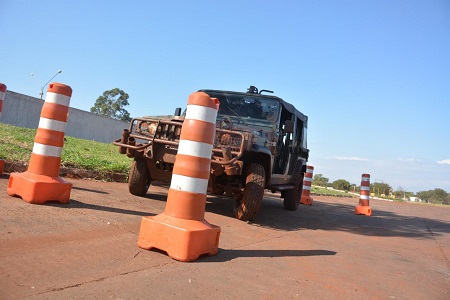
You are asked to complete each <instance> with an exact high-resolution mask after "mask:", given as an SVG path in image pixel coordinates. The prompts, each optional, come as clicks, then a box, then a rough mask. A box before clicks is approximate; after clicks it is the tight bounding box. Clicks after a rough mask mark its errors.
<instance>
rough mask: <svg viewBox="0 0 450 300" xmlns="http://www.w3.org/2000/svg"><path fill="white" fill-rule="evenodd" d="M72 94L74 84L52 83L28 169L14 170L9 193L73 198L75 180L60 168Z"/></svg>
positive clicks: (37, 198) (41, 199)
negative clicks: (20, 171) (71, 192)
mask: <svg viewBox="0 0 450 300" xmlns="http://www.w3.org/2000/svg"><path fill="white" fill-rule="evenodd" d="M71 96H72V88H71V87H70V86H68V85H64V84H61V83H50V84H49V87H48V90H47V96H46V99H45V102H44V106H43V107H42V111H41V118H40V120H39V126H38V129H37V132H36V137H35V139H34V146H33V152H32V154H31V158H30V163H29V165H28V170H27V171H26V172H24V173H11V176H10V178H9V182H8V188H7V192H8V194H9V195H11V196H20V197H22V199H23V200H24V201H26V202H29V203H33V204H43V203H45V202H47V201H59V202H61V203H67V202H69V199H70V191H71V189H72V184H71V183H69V182H66V181H65V180H64V179H62V178H61V177H59V170H60V167H61V166H60V165H61V152H62V147H63V145H64V133H65V130H66V123H67V119H68V114H69V103H70V97H71Z"/></svg>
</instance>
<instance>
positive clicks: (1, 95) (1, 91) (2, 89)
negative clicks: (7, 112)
mask: <svg viewBox="0 0 450 300" xmlns="http://www.w3.org/2000/svg"><path fill="white" fill-rule="evenodd" d="M5 95H6V85H5V84H3V83H0V118H1V117H2V110H3V99H5ZM4 166H5V161H4V160H3V159H0V175H2V174H3V167H4Z"/></svg>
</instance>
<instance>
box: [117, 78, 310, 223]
mask: <svg viewBox="0 0 450 300" xmlns="http://www.w3.org/2000/svg"><path fill="white" fill-rule="evenodd" d="M199 92H204V93H206V94H208V95H209V96H210V97H211V98H217V99H218V100H219V102H220V105H219V111H218V113H217V121H216V135H215V140H214V145H213V150H212V153H211V175H210V179H209V182H208V192H209V193H211V194H215V195H224V196H229V197H230V198H232V199H233V202H234V215H235V217H236V218H238V219H240V220H244V221H250V220H252V219H253V218H255V217H256V215H257V214H258V212H259V211H260V209H261V204H262V201H263V196H264V193H265V191H266V190H267V191H271V192H272V193H276V192H279V193H280V194H281V198H283V204H284V207H285V208H286V209H288V210H296V209H297V208H298V205H299V203H300V198H301V194H302V187H303V177H304V174H305V171H306V163H307V161H308V156H309V150H308V148H307V127H308V117H307V116H305V115H304V114H303V113H301V112H300V111H298V110H297V109H296V108H295V107H294V106H293V105H292V104H290V103H288V102H286V101H284V100H283V99H281V98H279V97H276V96H273V95H269V94H272V93H273V92H272V91H269V90H261V91H259V92H258V89H257V88H256V87H254V86H250V88H249V89H248V90H247V92H232V91H223V90H208V89H204V90H199ZM183 120H184V116H183V114H182V113H181V108H177V109H176V110H175V114H174V115H172V116H153V117H152V116H145V117H142V118H134V119H132V120H131V123H130V126H129V128H128V129H125V130H124V131H123V134H122V137H121V138H120V139H117V140H116V141H114V144H115V145H117V146H119V152H120V153H122V154H126V155H128V156H129V157H132V158H134V160H133V162H132V165H131V169H130V173H129V178H128V187H129V191H130V193H131V194H133V195H137V196H144V195H145V194H146V193H147V191H148V189H149V187H150V186H151V183H152V182H154V181H157V182H163V183H170V180H171V177H172V170H173V166H174V163H175V159H176V154H177V149H178V143H179V139H180V133H181V126H182V125H183Z"/></svg>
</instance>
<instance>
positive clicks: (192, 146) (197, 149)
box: [178, 140, 213, 159]
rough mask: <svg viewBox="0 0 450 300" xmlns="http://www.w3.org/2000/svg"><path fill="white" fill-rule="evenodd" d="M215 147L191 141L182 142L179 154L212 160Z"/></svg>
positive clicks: (179, 146)
mask: <svg viewBox="0 0 450 300" xmlns="http://www.w3.org/2000/svg"><path fill="white" fill-rule="evenodd" d="M212 148H213V145H211V144H205V143H201V142H195V141H190V140H180V144H179V145H178V154H184V155H190V156H195V157H202V158H207V159H211V153H212Z"/></svg>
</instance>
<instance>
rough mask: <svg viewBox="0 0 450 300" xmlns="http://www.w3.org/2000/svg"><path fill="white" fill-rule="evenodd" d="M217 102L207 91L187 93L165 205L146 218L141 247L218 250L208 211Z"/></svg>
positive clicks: (188, 254)
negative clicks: (207, 219) (152, 215)
mask: <svg viewBox="0 0 450 300" xmlns="http://www.w3.org/2000/svg"><path fill="white" fill-rule="evenodd" d="M218 108H219V101H218V100H217V99H215V98H210V97H209V96H208V95H207V94H206V93H202V92H196V93H193V94H191V95H190V96H189V99H188V105H187V110H186V117H185V120H184V122H183V126H182V128H181V135H180V143H179V147H178V153H177V156H176V160H175V164H174V168H173V174H172V181H171V184H170V188H169V193H168V196H167V203H166V208H165V210H164V212H163V213H161V214H159V215H157V216H154V217H143V218H142V222H141V229H140V232H139V238H138V246H139V247H141V248H144V249H151V248H157V249H160V250H163V251H166V252H167V254H168V255H169V256H170V257H172V258H173V259H176V260H179V261H194V260H197V259H198V257H199V256H200V255H203V254H208V255H215V254H217V252H218V250H219V236H220V227H218V226H215V225H212V224H210V223H208V222H207V221H206V220H205V219H204V216H205V206H206V191H207V187H208V180H209V175H210V169H211V155H212V147H213V142H214V136H215V132H216V125H215V124H216V118H217V110H218Z"/></svg>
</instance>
